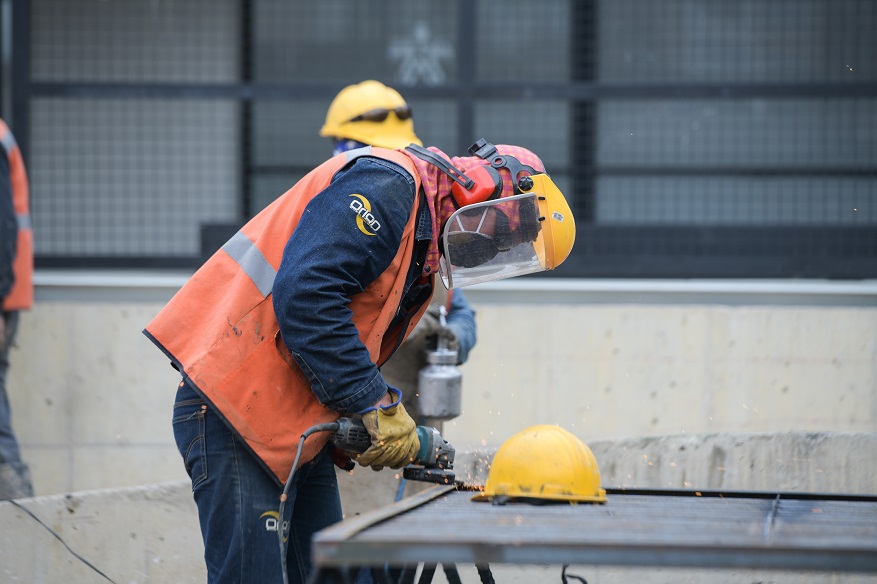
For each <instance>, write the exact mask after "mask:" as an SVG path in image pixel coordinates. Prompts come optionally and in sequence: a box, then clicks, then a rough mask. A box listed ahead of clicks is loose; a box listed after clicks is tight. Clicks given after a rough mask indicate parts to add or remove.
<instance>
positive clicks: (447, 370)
mask: <svg viewBox="0 0 877 584" xmlns="http://www.w3.org/2000/svg"><path fill="white" fill-rule="evenodd" d="M447 314H448V311H447V309H445V307H444V306H440V307H439V334H438V345H437V346H436V349H435V350H434V351H427V352H426V362H427V365H426V366H425V367H423V368H422V369H421V370H420V372H419V374H418V392H417V393H418V407H419V409H420V415H421V416H423V417H424V418H430V419H435V420H451V419H453V418H456V417H457V416H459V415H460V409H461V399H462V398H461V391H462V383H463V374H462V373H460V370H459V369H458V368H457V356H458V355H457V351H455V350H453V349H451V348H450V347H448V337H449V336H450V332H451V329H450V327H449V326H448V321H447Z"/></svg>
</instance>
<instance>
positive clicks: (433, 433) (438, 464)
mask: <svg viewBox="0 0 877 584" xmlns="http://www.w3.org/2000/svg"><path fill="white" fill-rule="evenodd" d="M335 424H337V425H338V429H337V430H335V431H333V432H332V436H331V437H330V438H329V440H330V441H331V442H332V444H334V445H335V447H336V448H338V449H340V450H342V451H344V452H356V453H359V454H361V453H363V452H365V451H366V450H367V449H368V447H369V446H371V444H372V443H371V436H369V433H368V431H367V430H366V429H365V425H364V424H363V423H362V420H361V419H359V418H339V419H338V421H337V422H335ZM417 438H418V440H419V441H420V448H419V449H418V450H417V455H416V456H415V457H414V460H413V461H412V462H411V464H410V465H409V466H406V467H405V468H404V469H403V470H402V476H403V477H405V478H406V479H408V480H412V481H424V482H429V483H440V484H453V482H454V479H455V476H454V471H453V469H454V455H455V450H454V447H453V446H451V445H450V444H449V443H448V441H447V440H445V439H444V438H442V436H441V434H439V432H438V430H436V429H435V428H430V427H427V426H417ZM352 464H353V463H352V462H351V468H348V469H346V470H352Z"/></svg>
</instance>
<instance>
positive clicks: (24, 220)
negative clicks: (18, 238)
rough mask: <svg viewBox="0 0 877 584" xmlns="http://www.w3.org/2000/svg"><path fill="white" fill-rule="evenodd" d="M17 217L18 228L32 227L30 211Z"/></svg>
mask: <svg viewBox="0 0 877 584" xmlns="http://www.w3.org/2000/svg"><path fill="white" fill-rule="evenodd" d="M15 218H16V219H18V229H19V230H25V229H30V213H24V214H23V215H16V216H15Z"/></svg>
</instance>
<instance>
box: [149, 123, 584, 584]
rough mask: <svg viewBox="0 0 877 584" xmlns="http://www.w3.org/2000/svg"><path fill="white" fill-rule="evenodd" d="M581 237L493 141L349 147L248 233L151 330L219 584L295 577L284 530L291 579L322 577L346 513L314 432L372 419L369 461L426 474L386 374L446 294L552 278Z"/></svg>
mask: <svg viewBox="0 0 877 584" xmlns="http://www.w3.org/2000/svg"><path fill="white" fill-rule="evenodd" d="M470 175H471V176H470ZM574 239H575V222H574V220H573V217H572V213H571V212H570V209H569V205H568V204H567V203H566V200H565V198H564V197H563V194H562V193H561V192H560V190H559V189H557V187H556V186H554V183H553V182H551V179H550V178H549V177H548V175H547V174H546V173H545V168H544V165H543V164H542V161H541V160H540V159H539V158H538V157H537V156H536V155H535V154H534V153H532V152H530V151H529V150H527V149H525V148H521V147H518V146H506V145H498V146H493V145H492V144H489V143H487V142H485V141H483V140H482V141H479V142H478V143H476V144H475V145H473V147H472V148H470V155H469V156H463V157H455V158H450V157H449V156H448V155H446V154H444V153H443V152H441V151H440V150H439V149H437V148H429V149H426V148H422V147H419V146H416V145H411V146H408V147H406V148H405V149H403V150H388V149H383V148H377V147H368V148H364V149H360V150H354V151H350V152H347V153H344V154H339V155H338V156H334V157H332V158H331V159H329V160H327V161H326V162H324V163H323V164H321V165H320V166H318V167H317V168H315V169H314V170H312V171H311V172H310V173H308V174H307V175H306V176H305V177H304V178H302V179H301V180H300V181H299V182H298V183H296V184H295V185H294V186H293V187H292V188H291V189H290V190H288V191H287V192H286V193H284V194H283V195H281V196H280V197H278V198H277V199H276V200H274V202H272V203H271V204H270V205H268V206H267V207H266V208H265V209H264V210H263V211H261V212H260V213H259V214H258V215H256V216H255V217H254V218H253V219H251V220H250V221H249V222H248V223H247V224H246V225H244V226H243V227H242V228H241V230H240V231H239V232H238V233H237V234H235V235H234V236H232V238H231V239H230V240H229V241H228V242H226V243H225V244H224V245H223V246H222V248H221V249H220V250H219V251H217V252H216V253H215V254H214V255H213V256H211V257H210V259H208V260H207V262H206V263H205V264H204V265H203V266H202V267H201V268H200V269H199V270H198V271H197V272H196V273H195V274H194V275H193V276H192V278H191V279H189V281H188V282H187V283H186V284H184V285H183V287H182V288H181V289H180V290H179V291H178V292H177V294H175V295H174V297H173V298H172V299H171V301H170V302H169V303H168V304H167V305H166V306H165V307H164V308H163V309H162V310H161V311H159V313H158V314H157V315H156V317H155V318H154V319H153V320H152V322H150V323H149V324H148V325H147V326H146V329H145V331H144V332H145V334H146V335H147V336H148V337H149V338H150V339H151V340H152V341H153V342H154V343H155V344H156V345H157V346H158V347H159V348H160V349H161V350H162V351H163V352H164V353H165V354H166V355H167V356H168V357H169V358H170V360H171V363H172V365H173V366H174V367H175V368H176V369H177V370H178V371H180V372H181V374H182V376H183V379H182V381H181V382H180V384H179V386H178V388H177V396H176V400H175V404H174V413H173V428H174V437H175V439H176V442H177V447H178V449H179V451H180V454H181V456H182V458H183V460H184V463H185V466H186V470H187V472H188V474H189V476H190V478H191V480H192V489H193V495H194V498H195V502H196V504H197V506H198V514H199V520H200V522H201V533H202V536H203V538H204V553H205V561H206V564H207V572H208V581H209V582H210V583H211V584H219V583H226V582H228V583H232V582H234V583H238V584H240V583H258V584H270V583H274V582H282V581H283V580H282V572H281V562H280V561H279V558H278V556H279V549H278V533H279V534H280V535H281V536H282V537H281V538H280V539H281V540H282V541H283V546H284V547H285V549H284V554H285V555H284V556H283V558H284V561H285V562H286V565H287V566H288V574H289V581H290V582H293V583H298V582H305V581H306V580H307V578H308V575H309V574H310V571H311V563H310V544H311V539H312V537H313V535H314V533H316V532H317V531H319V530H320V529H323V528H324V527H326V526H328V525H331V524H332V523H335V522H337V521H340V520H341V517H342V512H341V502H340V495H339V490H338V482H337V477H336V474H335V469H334V466H333V462H335V461H336V460H337V458H336V455H337V454H338V453H337V451H335V450H334V449H333V448H332V447H331V446H330V444H329V436H328V435H327V434H326V433H315V434H312V435H309V438H308V439H307V440H306V441H304V443H303V446H302V447H301V450H300V451H299V445H298V443H299V439H300V438H301V437H303V436H306V435H308V434H309V432H308V431H309V430H310V429H311V428H313V427H314V426H316V425H318V424H323V423H326V422H332V421H334V420H337V419H338V418H339V417H340V416H342V415H343V416H361V418H362V421H363V424H364V426H365V428H366V431H367V432H368V434H369V436H370V439H371V446H370V447H369V448H368V449H367V450H366V451H365V452H363V453H362V454H361V455H352V456H353V457H355V458H356V459H357V461H358V462H359V464H360V465H362V466H369V467H371V468H373V469H377V470H379V469H381V468H383V467H387V466H388V467H391V468H402V467H403V466H405V465H407V464H409V463H410V462H411V461H412V460H413V459H414V456H415V455H416V453H417V451H418V449H419V448H420V443H419V438H418V437H417V432H416V428H415V426H416V424H415V422H414V420H413V419H412V418H411V417H410V416H409V415H408V413H407V412H406V411H405V407H404V405H403V403H402V398H403V396H402V392H401V391H399V390H398V389H397V388H394V387H392V386H389V385H388V384H387V382H386V381H385V380H384V378H383V377H382V376H381V373H380V369H379V368H380V366H381V365H383V364H384V363H385V362H386V361H387V359H389V358H390V356H391V355H392V354H393V353H394V351H395V350H396V349H397V348H398V346H399V345H400V344H401V343H402V342H403V341H404V340H405V338H406V337H407V336H408V335H409V334H410V333H411V331H412V330H413V329H414V327H415V326H416V325H417V323H418V322H419V320H420V319H421V317H422V316H423V314H424V313H425V312H426V308H427V306H428V304H429V301H430V299H431V297H432V295H433V291H434V289H435V287H436V286H441V285H442V283H443V284H444V286H445V287H446V288H449V289H453V288H459V287H462V286H466V285H469V284H474V283H479V282H485V281H490V280H495V279H503V278H508V277H513V276H517V275H522V274H528V273H534V272H538V271H542V270H547V269H553V268H554V267H556V266H557V265H559V264H560V263H561V262H562V261H564V259H566V257H567V256H568V255H569V253H570V251H571V249H572V245H573V241H574ZM436 274H438V275H439V276H440V277H441V280H442V283H438V282H436ZM299 455H300V458H299ZM297 462H298V464H297ZM293 471H294V474H293ZM286 484H288V485H289V486H290V489H289V491H288V493H287V494H288V498H287V499H286V504H285V510H286V512H285V513H284V516H283V517H280V516H279V509H278V506H279V502H280V495H281V494H282V493H285V492H286V490H285V489H284V486H285V485H286Z"/></svg>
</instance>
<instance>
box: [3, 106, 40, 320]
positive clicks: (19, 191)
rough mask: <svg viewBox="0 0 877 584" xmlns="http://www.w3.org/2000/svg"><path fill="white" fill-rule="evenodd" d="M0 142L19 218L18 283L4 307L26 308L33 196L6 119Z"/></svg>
mask: <svg viewBox="0 0 877 584" xmlns="http://www.w3.org/2000/svg"><path fill="white" fill-rule="evenodd" d="M0 144H2V145H3V149H4V150H6V157H7V158H8V159H9V182H10V183H11V186H12V204H13V206H14V207H15V218H16V219H17V221H18V243H17V244H16V246H17V247H16V249H15V261H14V263H13V264H12V270H13V273H14V274H15V282H14V283H13V284H12V289H11V290H10V291H9V294H7V295H6V297H5V298H4V299H3V310H6V311H9V310H24V309H27V308H31V307H32V306H33V230H32V229H31V224H30V195H29V189H28V183H27V172H26V171H25V168H24V159H23V158H22V157H21V150H20V149H19V148H18V143H17V142H16V141H15V136H13V135H12V132H11V131H10V130H9V126H7V125H6V122H4V121H3V120H0Z"/></svg>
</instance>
